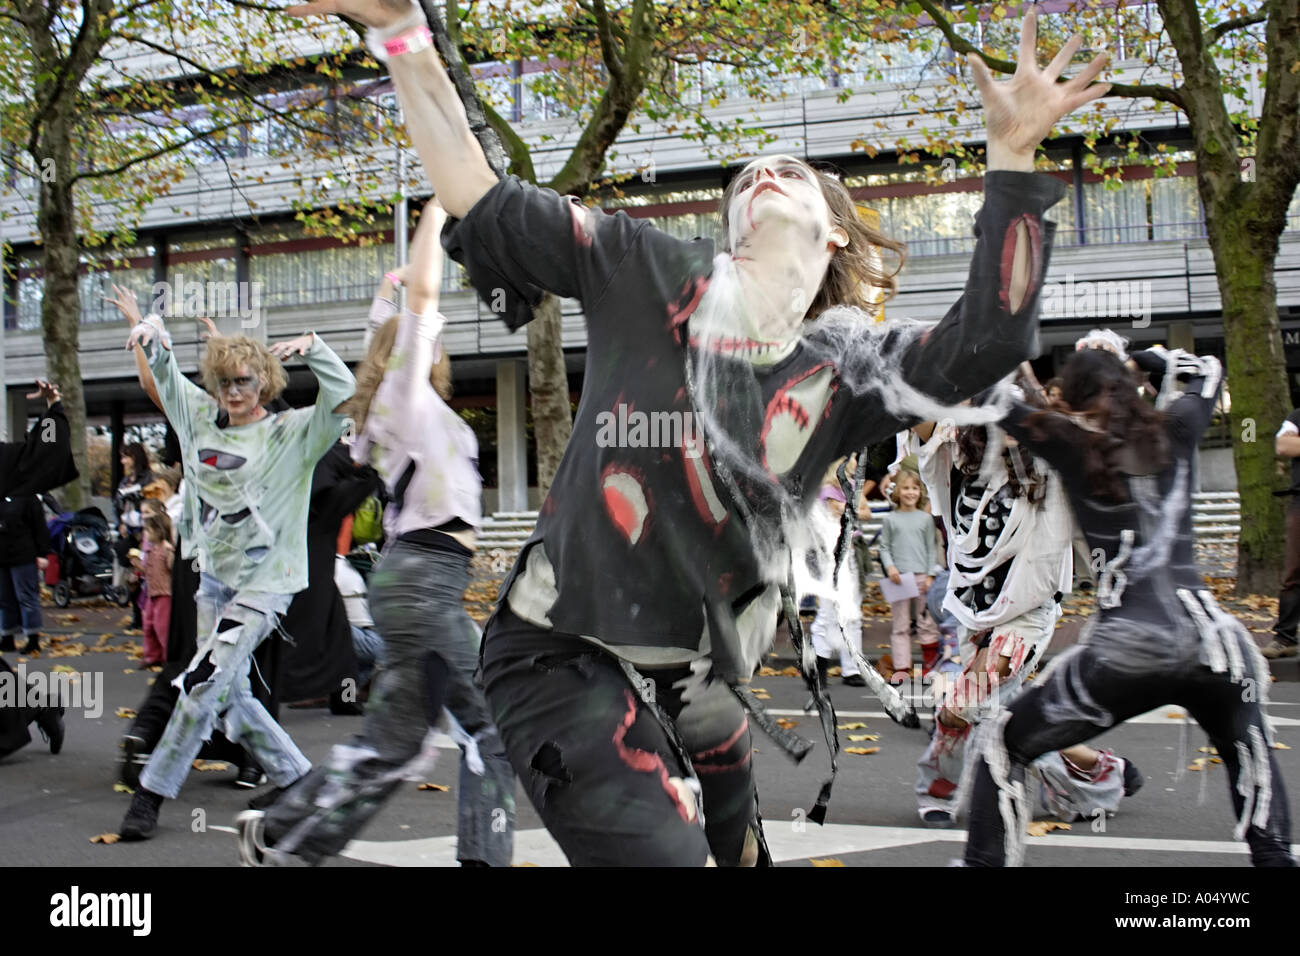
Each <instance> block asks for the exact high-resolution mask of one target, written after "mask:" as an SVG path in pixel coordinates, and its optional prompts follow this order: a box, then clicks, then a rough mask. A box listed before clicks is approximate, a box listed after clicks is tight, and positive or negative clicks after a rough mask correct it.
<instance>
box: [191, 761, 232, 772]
mask: <svg viewBox="0 0 1300 956" xmlns="http://www.w3.org/2000/svg"><path fill="white" fill-rule="evenodd" d="M190 766H191V767H193V768H194V769H195V770H200V771H207V770H229V769H230V764H228V763H226V762H225V761H224V760H196V761H194V763H192V764H190Z"/></svg>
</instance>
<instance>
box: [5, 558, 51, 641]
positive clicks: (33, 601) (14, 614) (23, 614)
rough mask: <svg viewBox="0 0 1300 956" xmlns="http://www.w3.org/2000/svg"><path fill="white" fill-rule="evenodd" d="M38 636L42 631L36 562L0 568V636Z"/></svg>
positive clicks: (38, 573)
mask: <svg viewBox="0 0 1300 956" xmlns="http://www.w3.org/2000/svg"><path fill="white" fill-rule="evenodd" d="M20 625H21V627H22V629H23V634H24V635H25V636H30V635H32V634H39V633H40V630H41V580H40V572H39V571H38V570H37V568H36V563H35V562H32V563H31V564H20V565H18V566H17V567H13V568H0V634H5V635H13V634H17V633H18V628H19V626H20Z"/></svg>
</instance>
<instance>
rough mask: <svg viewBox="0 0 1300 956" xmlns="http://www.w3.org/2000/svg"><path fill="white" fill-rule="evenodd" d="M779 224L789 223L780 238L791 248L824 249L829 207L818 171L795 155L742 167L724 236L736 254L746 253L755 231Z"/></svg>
mask: <svg viewBox="0 0 1300 956" xmlns="http://www.w3.org/2000/svg"><path fill="white" fill-rule="evenodd" d="M778 225H779V226H783V227H787V228H785V229H782V231H783V232H786V233H787V235H786V236H785V237H783V238H784V239H785V241H787V242H788V243H789V244H790V246H791V249H790V251H791V252H795V253H797V252H798V251H799V250H798V249H797V248H796V247H797V246H799V245H804V248H805V249H806V250H808V251H816V252H822V251H824V250H825V243H826V242H827V241H828V240H829V238H830V231H831V211H830V208H829V207H828V206H827V205H826V198H825V197H824V196H823V195H822V191H821V186H819V185H818V183H817V177H816V174H815V173H813V171H812V170H811V169H809V168H808V166H806V165H805V164H804V163H802V162H800V161H799V160H797V159H795V158H794V157H793V156H773V157H770V158H765V159H756V160H754V161H753V162H752V163H750V164H749V165H748V166H746V167H745V168H744V169H742V170H741V171H740V174H739V176H738V177H737V182H736V189H735V192H734V193H733V194H732V196H731V202H730V203H729V204H728V206H727V230H728V235H730V236H731V247H732V252H733V253H734V254H735V255H736V256H737V257H738V258H745V257H746V256H745V251H746V249H747V248H748V247H749V246H750V245H751V244H752V243H753V241H754V238H755V234H756V233H758V232H759V231H760V230H762V229H764V228H765V227H770V226H778ZM790 226H793V227H795V228H794V229H793V230H789V229H788V227H790ZM801 237H802V239H803V242H800V241H799V240H800V238H801Z"/></svg>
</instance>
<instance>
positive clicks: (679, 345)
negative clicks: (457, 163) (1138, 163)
mask: <svg viewBox="0 0 1300 956" xmlns="http://www.w3.org/2000/svg"><path fill="white" fill-rule="evenodd" d="M1063 193H1064V187H1063V185H1062V184H1061V183H1060V182H1059V181H1057V180H1056V179H1054V178H1051V177H1048V176H1038V175H1034V174H1029V173H1014V172H993V173H990V174H989V175H988V176H987V177H986V178H985V205H984V208H983V209H982V211H981V212H980V214H979V216H978V217H977V219H976V228H975V232H976V236H977V237H978V242H977V245H976V250H975V253H974V256H973V258H972V263H971V269H970V274H969V278H968V279H967V283H966V287H965V291H964V294H963V295H962V296H961V298H960V299H959V301H958V302H957V303H956V304H955V305H954V306H953V307H952V308H951V309H950V310H949V311H948V314H947V315H946V316H945V317H944V319H943V320H942V321H941V322H939V323H938V324H937V325H936V326H934V327H933V328H932V329H930V330H929V331H928V332H926V333H925V334H924V335H923V336H922V337H921V338H920V339H919V340H917V339H911V338H907V337H905V336H902V335H899V336H897V337H895V336H893V335H892V334H891V333H889V332H887V333H886V335H885V336H884V342H883V345H881V346H880V352H881V353H884V354H886V355H888V354H889V353H890V351H891V349H892V350H893V351H894V352H896V353H897V360H898V362H899V363H900V364H901V368H902V369H903V374H904V378H905V381H906V382H907V383H908V384H909V385H910V386H912V387H913V388H915V389H917V390H919V391H920V392H922V393H924V394H926V395H928V396H930V397H932V398H934V399H936V400H938V401H941V402H944V403H947V404H954V403H956V402H959V401H961V400H963V399H965V398H967V397H969V396H970V395H973V394H975V393H976V392H977V391H979V390H980V389H981V388H983V387H985V386H987V385H990V384H992V383H993V382H994V381H996V380H997V379H999V378H1000V377H1002V376H1003V375H1005V374H1007V373H1009V372H1010V371H1011V370H1013V369H1014V368H1015V367H1016V365H1017V364H1018V363H1020V362H1021V361H1023V360H1024V359H1026V358H1029V357H1031V356H1033V355H1035V354H1036V353H1037V335H1038V322H1037V300H1038V293H1039V290H1040V288H1041V284H1042V277H1043V274H1044V272H1045V271H1046V268H1047V260H1048V255H1049V252H1050V248H1051V240H1052V235H1053V232H1054V225H1053V224H1052V223H1051V222H1049V221H1047V220H1045V219H1044V213H1045V211H1046V210H1047V208H1048V207H1050V206H1051V205H1052V204H1053V203H1055V202H1056V201H1057V200H1059V199H1060V197H1061V195H1062V194H1063ZM1021 222H1023V223H1024V225H1025V228H1026V232H1027V233H1028V236H1029V241H1030V250H1029V251H1030V257H1029V260H1030V282H1029V287H1028V289H1027V291H1026V293H1025V296H1024V297H1023V300H1022V302H1021V303H1020V307H1019V309H1018V310H1017V311H1016V312H1015V313H1014V314H1013V313H1012V312H1011V310H1010V305H1009V302H1008V297H1009V294H1010V293H1009V289H1010V276H1011V265H1012V261H1013V259H1014V245H1015V243H1014V238H1015V235H1016V228H1017V225H1018V224H1019V223H1021ZM443 244H444V246H445V247H446V249H447V251H448V253H449V255H450V256H451V257H452V258H453V259H455V260H456V261H457V262H460V263H461V264H462V265H464V266H465V268H466V270H467V271H468V273H469V276H470V279H471V281H472V282H473V284H474V287H475V289H476V290H477V291H478V293H479V295H480V296H481V298H482V299H483V301H484V302H485V303H486V304H487V305H488V306H489V308H491V307H493V306H496V308H497V311H498V313H499V314H501V315H502V318H503V319H504V320H505V321H506V323H507V324H508V325H509V326H510V327H511V328H512V329H514V328H518V327H519V326H520V325H522V324H523V323H524V322H527V321H528V320H529V318H530V317H531V307H532V306H533V305H535V304H536V303H537V302H538V301H539V300H540V296H541V294H542V290H546V291H550V292H553V293H555V294H556V295H559V296H561V297H566V298H574V299H577V300H579V302H581V304H582V307H583V312H584V314H585V317H586V321H587V355H586V367H585V384H584V388H583V393H582V397H581V400H580V402H579V405H578V411H577V417H576V419H575V422H574V427H573V437H572V438H571V439H570V441H569V445H568V447H567V449H566V450H565V454H564V458H563V460H562V461H561V463H560V467H559V470H558V472H557V474H556V477H555V481H554V483H553V484H552V487H551V489H550V493H549V494H548V495H547V497H546V499H545V501H544V502H543V503H542V507H541V512H540V515H539V519H538V523H537V527H536V530H535V531H534V533H533V535H532V537H531V538H530V540H529V542H528V544H527V545H526V546H525V548H524V550H523V552H522V553H521V555H520V560H519V561H518V562H517V563H516V566H515V568H514V569H513V571H512V572H511V574H510V576H509V577H508V578H507V580H506V582H505V583H504V585H503V586H502V590H501V595H500V597H501V598H505V597H506V596H507V595H508V596H509V598H510V604H511V608H512V610H513V611H514V612H515V613H516V614H517V615H519V616H520V617H522V618H524V619H525V620H528V621H531V622H532V623H534V624H537V625H539V626H542V627H547V628H552V629H554V630H556V631H558V632H562V633H566V634H573V635H579V636H584V637H586V638H587V639H589V640H595V641H596V642H598V643H599V644H601V645H602V646H604V647H606V648H607V649H610V650H611V651H613V652H614V653H616V654H618V655H619V656H622V657H624V658H625V659H627V660H629V661H631V662H632V663H634V664H641V665H649V664H671V663H682V662H684V661H688V660H691V659H693V658H695V657H698V656H701V655H702V654H707V655H709V656H711V657H712V659H713V663H714V666H715V669H716V670H717V672H718V673H719V674H720V675H721V676H722V677H723V678H724V679H728V680H734V679H736V678H738V677H747V676H748V675H749V673H750V671H752V666H753V663H754V657H755V652H754V648H755V647H756V646H758V644H761V645H763V646H765V645H766V643H768V642H770V640H771V638H772V636H773V629H774V624H775V619H776V602H775V601H774V600H773V592H774V588H773V587H772V582H769V581H765V580H764V579H763V576H762V574H761V573H760V568H759V563H758V561H757V559H756V557H755V555H754V553H753V546H752V543H751V541H750V538H749V535H748V533H747V531H746V528H745V525H744V522H743V520H742V518H741V516H740V514H739V513H738V512H737V509H736V505H735V503H734V502H733V500H732V498H731V496H730V494H729V492H728V490H727V488H726V487H724V485H723V484H722V482H721V481H719V480H718V477H717V475H716V473H715V469H714V466H713V463H712V462H711V461H710V457H709V454H708V451H707V449H704V448H701V447H700V445H702V444H703V441H702V439H695V436H693V435H691V434H690V432H691V429H690V428H689V427H686V423H688V422H690V421H691V419H690V418H687V417H685V416H688V415H692V412H693V409H692V402H691V397H690V396H689V395H688V394H687V387H686V381H685V374H684V364H685V349H686V345H685V343H684V342H683V336H684V330H685V324H686V321H687V319H688V318H689V317H690V315H691V313H692V312H693V311H694V310H695V308H696V307H697V306H698V305H699V303H700V299H701V297H702V296H703V295H704V293H705V291H706V289H707V288H708V284H709V280H710V276H711V275H712V271H713V258H714V248H713V244H712V243H711V242H709V241H707V240H700V239H696V240H693V241H689V242H688V241H683V240H679V239H675V238H673V237H671V236H669V235H667V234H665V233H663V232H661V231H660V230H658V229H655V228H654V227H652V226H651V225H650V224H649V223H648V222H646V221H645V220H638V219H634V218H632V217H630V216H628V215H627V214H626V213H624V212H619V213H616V214H614V215H607V214H605V213H602V212H601V211H599V210H596V209H590V208H588V207H585V206H583V205H581V204H580V203H579V202H578V201H577V200H575V199H573V198H571V197H563V196H560V195H558V194H556V193H554V192H552V191H551V190H547V189H541V188H538V187H535V186H531V185H528V184H525V183H523V182H521V181H520V180H518V179H517V178H515V177H510V178H507V179H504V180H502V181H501V182H499V183H498V184H497V185H496V186H494V187H493V188H492V189H491V190H489V191H488V193H487V194H486V195H485V196H484V197H483V198H482V199H480V200H479V202H478V203H477V204H475V206H474V208H473V209H471V210H470V212H469V213H468V214H467V215H466V217H465V218H464V219H463V220H452V221H450V222H449V223H448V225H447V227H446V229H445V230H444V233H443ZM814 334H815V333H814ZM821 344H822V343H818V342H816V341H814V340H812V339H807V338H806V339H804V340H803V341H802V342H801V344H800V345H799V346H798V347H796V349H795V350H794V352H793V353H791V354H790V355H789V356H787V357H786V358H784V359H782V360H781V361H779V362H777V363H776V364H774V365H771V366H767V367H755V369H754V370H753V371H754V379H755V381H756V382H757V383H758V388H757V389H756V390H755V394H752V395H747V396H745V400H746V401H747V402H752V403H756V407H755V408H753V409H749V410H747V415H748V417H749V418H750V419H751V420H753V421H755V422H756V423H761V424H759V425H758V429H757V430H758V432H759V434H756V435H755V436H754V441H755V442H756V443H757V444H758V445H759V447H758V452H759V454H760V455H763V456H764V459H763V460H764V461H767V460H768V459H767V458H766V447H765V446H764V445H763V444H762V443H763V442H766V441H767V439H768V436H769V435H770V434H772V433H775V432H781V433H783V434H785V435H786V436H790V435H793V436H795V438H794V440H795V441H796V443H801V444H796V452H795V453H794V454H788V453H787V454H785V455H783V456H782V458H781V461H780V462H779V464H777V463H775V462H774V463H773V464H772V467H773V468H774V469H779V470H774V472H773V474H772V478H773V480H776V481H780V482H781V483H782V484H783V485H784V486H785V488H786V489H787V490H788V491H790V492H791V493H792V494H793V495H794V496H795V497H797V498H799V499H801V500H803V501H806V502H808V503H811V502H813V501H814V500H815V499H816V496H817V491H818V487H819V484H820V481H821V478H822V476H823V475H824V473H825V471H826V469H827V467H828V466H829V465H830V464H831V463H832V462H833V461H835V460H836V459H837V458H839V457H841V456H843V455H845V454H849V453H851V452H855V451H858V450H860V449H862V448H863V447H865V446H866V445H868V444H870V443H872V442H875V441H880V440H882V439H884V438H887V437H889V436H891V435H893V434H894V433H896V432H897V431H899V430H901V429H903V428H905V427H907V426H908V425H910V424H913V423H914V422H915V421H916V420H918V419H908V418H904V417H899V416H897V415H894V414H891V413H890V412H889V411H887V410H886V407H885V401H884V400H883V398H882V396H881V395H880V394H878V393H876V392H872V391H863V392H855V391H853V390H851V389H849V388H847V387H844V385H843V382H842V372H843V371H846V370H841V369H839V368H837V367H835V365H834V364H833V363H828V361H827V360H826V358H825V355H826V354H827V349H826V348H823V347H819V346H820V345H821ZM876 357H877V358H878V357H879V354H877V356H876ZM738 361H740V360H738ZM847 371H850V372H851V371H853V370H847ZM693 439H694V440H693ZM786 447H787V449H788V448H789V446H788V444H787V446H786ZM517 581H518V582H520V583H521V585H522V587H519V588H517V587H516V582H517ZM756 642H758V644H756Z"/></svg>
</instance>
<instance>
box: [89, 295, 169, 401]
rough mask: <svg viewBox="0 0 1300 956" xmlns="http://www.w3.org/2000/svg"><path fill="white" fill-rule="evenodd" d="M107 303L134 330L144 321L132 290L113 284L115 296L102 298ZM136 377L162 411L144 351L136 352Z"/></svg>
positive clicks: (150, 398) (150, 399)
mask: <svg viewBox="0 0 1300 956" xmlns="http://www.w3.org/2000/svg"><path fill="white" fill-rule="evenodd" d="M102 298H103V300H104V301H105V302H111V303H113V305H115V306H116V307H117V311H119V312H121V313H122V317H123V318H124V319H126V324H127V326H128V327H130V328H132V329H134V328H135V327H136V326H137V325H139V324H140V323H141V322H143V321H144V316H142V315H141V314H140V306H139V304H138V303H137V302H136V300H135V293H134V292H132V291H131V290H130V289H127V288H125V287H123V286H120V285H118V284H117V283H116V282H115V283H113V294H112V295H111V296H108V295H106V296H103V297H102ZM135 377H136V378H137V379H138V380H139V382H140V387H141V388H142V389H144V393H145V394H146V395H148V396H149V401H151V402H153V403H154V406H155V407H156V408H157V409H158V410H159V411H162V410H163V407H162V399H161V398H159V397H158V386H157V384H156V383H155V382H154V380H153V372H152V371H150V369H149V362H148V360H147V359H146V358H145V357H144V350H143V349H136V350H135Z"/></svg>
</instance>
